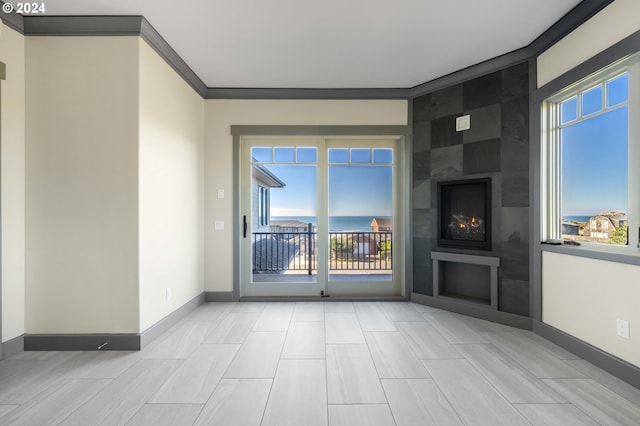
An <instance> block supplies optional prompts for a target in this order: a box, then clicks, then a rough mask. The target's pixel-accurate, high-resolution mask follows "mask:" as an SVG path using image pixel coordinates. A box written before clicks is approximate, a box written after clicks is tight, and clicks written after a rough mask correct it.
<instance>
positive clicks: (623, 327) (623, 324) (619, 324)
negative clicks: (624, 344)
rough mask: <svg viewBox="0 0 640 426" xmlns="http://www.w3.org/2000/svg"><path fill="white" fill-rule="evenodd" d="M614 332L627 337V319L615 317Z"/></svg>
mask: <svg viewBox="0 0 640 426" xmlns="http://www.w3.org/2000/svg"><path fill="white" fill-rule="evenodd" d="M616 334H617V335H618V336H620V337H622V338H623V339H628V338H629V321H626V320H623V319H620V318H618V319H616Z"/></svg>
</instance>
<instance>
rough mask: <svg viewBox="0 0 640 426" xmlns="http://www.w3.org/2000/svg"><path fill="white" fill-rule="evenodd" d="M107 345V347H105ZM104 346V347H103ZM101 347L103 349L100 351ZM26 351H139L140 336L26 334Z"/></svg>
mask: <svg viewBox="0 0 640 426" xmlns="http://www.w3.org/2000/svg"><path fill="white" fill-rule="evenodd" d="M105 343H106V345H105ZM103 345H104V346H103ZM99 347H101V349H98V348H99ZM24 350H25V351H97V350H102V351H138V350H140V335H139V334H126V333H123V334H25V335H24Z"/></svg>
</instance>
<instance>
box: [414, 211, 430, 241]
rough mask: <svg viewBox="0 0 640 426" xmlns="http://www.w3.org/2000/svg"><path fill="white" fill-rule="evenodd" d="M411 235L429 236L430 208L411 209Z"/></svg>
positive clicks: (418, 236) (417, 236)
mask: <svg viewBox="0 0 640 426" xmlns="http://www.w3.org/2000/svg"><path fill="white" fill-rule="evenodd" d="M413 236H414V237H416V238H431V209H413Z"/></svg>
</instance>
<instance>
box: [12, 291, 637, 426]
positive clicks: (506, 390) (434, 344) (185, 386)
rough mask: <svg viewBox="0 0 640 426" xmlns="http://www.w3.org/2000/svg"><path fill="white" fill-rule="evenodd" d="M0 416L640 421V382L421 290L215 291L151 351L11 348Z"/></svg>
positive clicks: (134, 421) (272, 421)
mask: <svg viewBox="0 0 640 426" xmlns="http://www.w3.org/2000/svg"><path fill="white" fill-rule="evenodd" d="M0 424H2V425H5V424H24V425H49V424H51V425H57V424H62V425H82V426H87V425H98V424H105V425H119V424H127V425H153V426H158V425H171V426H179V425H194V424H195V425H232V426H235V425H278V426H283V425H295V426H301V425H327V424H329V425H332V426H333V425H348V426H357V425H366V426H375V425H449V424H451V425H461V424H466V425H509V426H513V425H521V424H522V425H530V424H533V425H598V424H600V425H607V426H610V425H638V424H640V390H638V389H636V388H634V387H632V386H630V385H628V384H626V383H625V382H623V381H621V380H618V379H616V378H614V377H612V376H610V375H609V374H607V373H605V372H603V371H602V370H600V369H598V368H596V367H594V366H593V365H591V364H589V363H588V362H586V361H583V360H580V359H578V358H576V357H575V356H573V355H572V354H570V353H568V352H566V351H564V350H563V349H561V348H559V347H557V346H555V345H553V344H551V343H550V342H548V341H546V340H544V339H543V338H541V337H539V336H536V335H534V334H532V333H530V332H527V331H522V330H518V329H514V328H510V327H506V326H503V325H499V324H493V323H490V322H486V321H482V320H478V319H473V318H469V317H465V316H461V315H457V314H453V313H449V312H445V311H441V310H438V309H434V308H429V307H426V306H421V305H417V304H413V303H402V302H377V303H368V302H354V303H351V302H299V303H296V302H287V303H252V302H243V303H208V304H205V305H202V306H201V307H199V308H198V309H196V310H195V311H193V312H192V313H191V314H190V315H189V316H188V317H187V318H185V319H184V320H183V321H182V322H180V323H179V324H177V325H176V326H175V327H173V328H172V329H171V330H170V331H169V332H167V333H165V334H164V335H163V336H162V337H160V338H159V339H157V340H155V341H154V342H153V343H152V344H151V345H149V347H147V348H145V349H144V350H142V351H140V352H24V353H22V354H20V355H18V356H16V357H13V358H11V359H8V360H5V361H2V362H0Z"/></svg>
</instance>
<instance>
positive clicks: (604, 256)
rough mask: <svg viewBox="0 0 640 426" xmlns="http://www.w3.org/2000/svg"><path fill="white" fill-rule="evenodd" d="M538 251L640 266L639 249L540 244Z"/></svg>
mask: <svg viewBox="0 0 640 426" xmlns="http://www.w3.org/2000/svg"><path fill="white" fill-rule="evenodd" d="M540 250H541V251H543V252H544V251H546V252H552V253H560V254H566V255H570V256H578V257H586V258H589V259H597V260H604V261H607V262H617V263H625V264H628V265H636V266H640V249H636V248H630V247H609V246H606V247H599V246H594V245H592V244H590V245H582V246H568V245H558V246H555V245H550V244H542V243H540Z"/></svg>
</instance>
